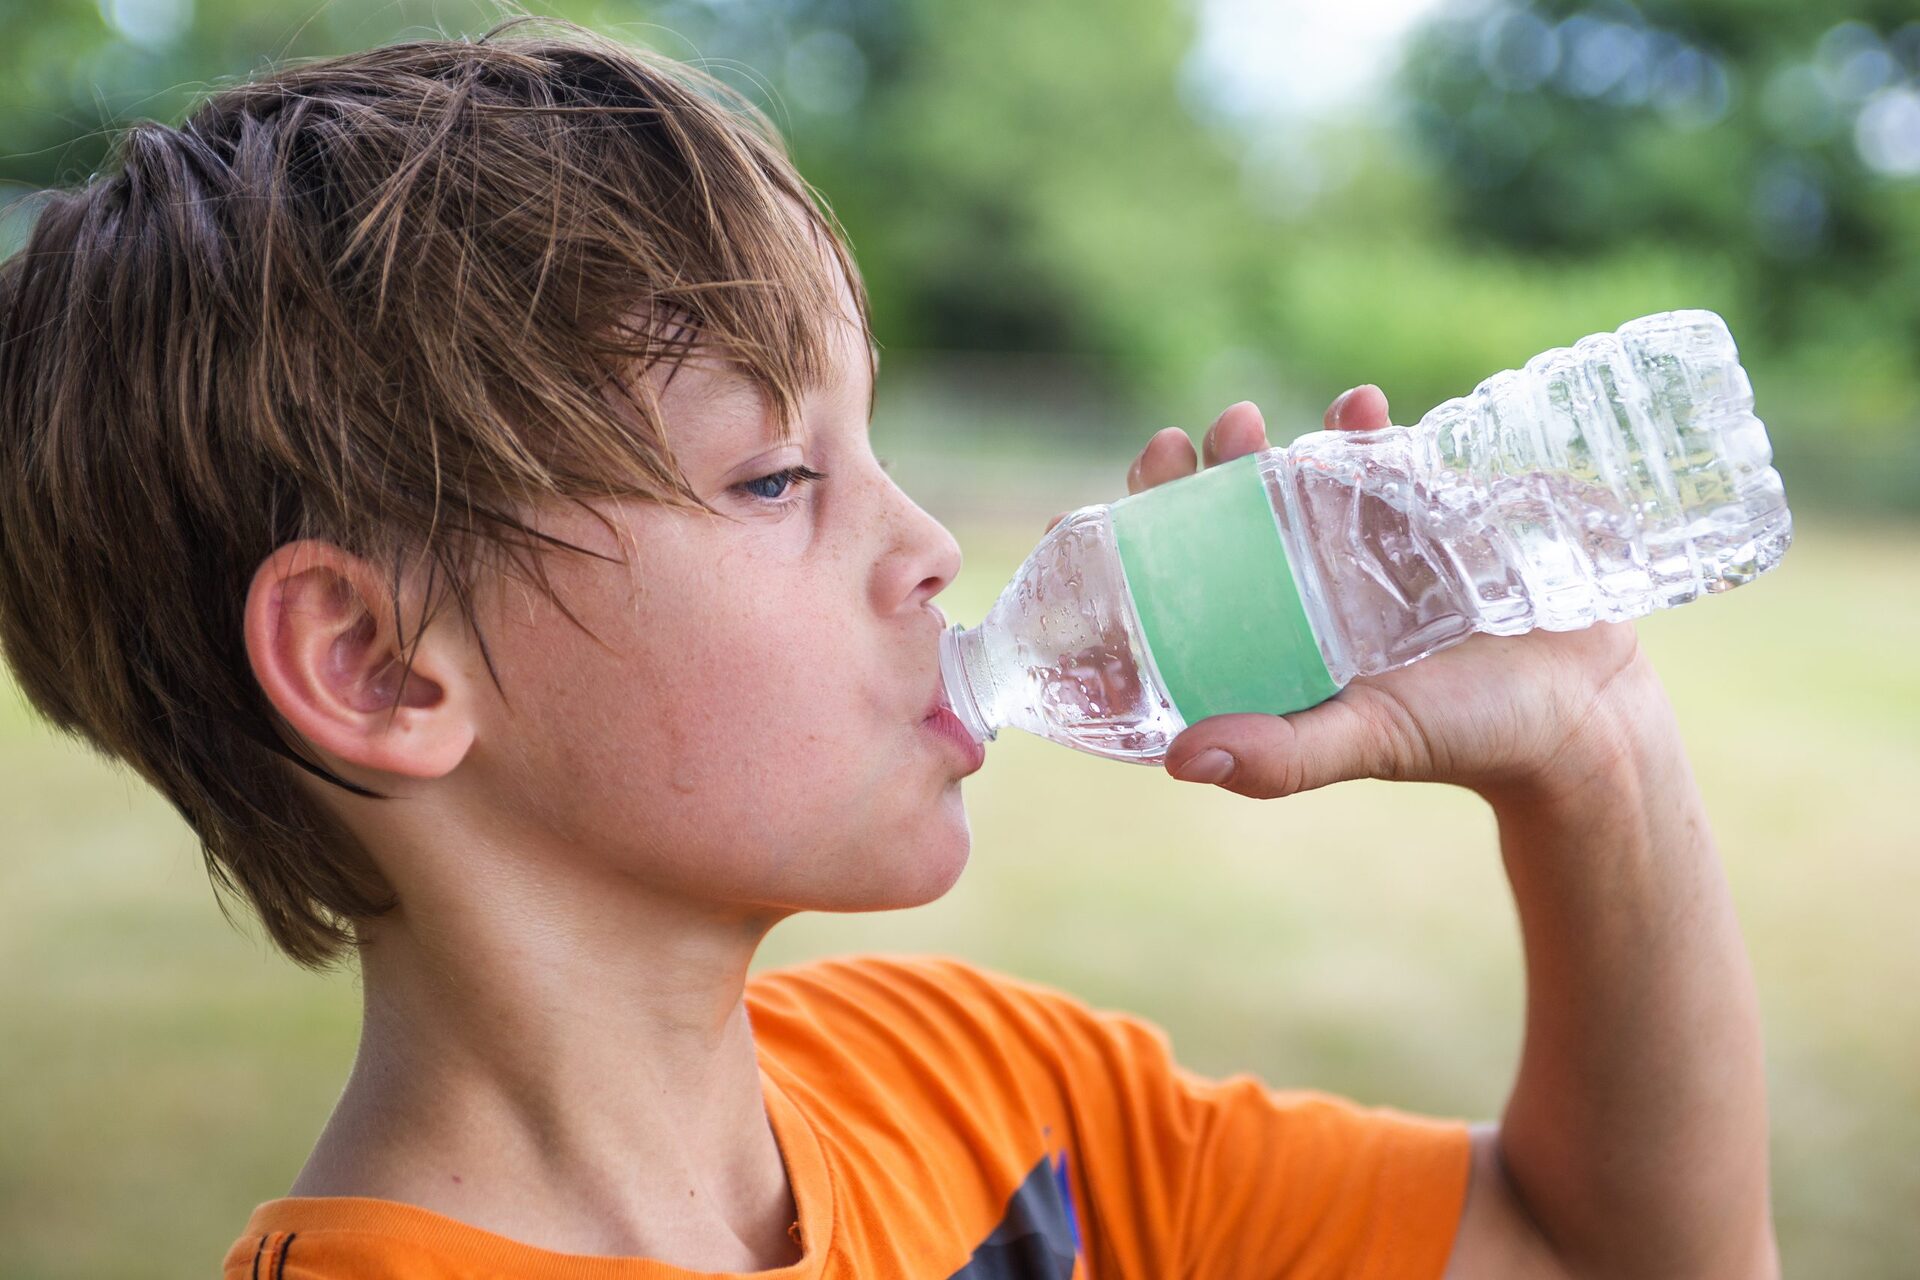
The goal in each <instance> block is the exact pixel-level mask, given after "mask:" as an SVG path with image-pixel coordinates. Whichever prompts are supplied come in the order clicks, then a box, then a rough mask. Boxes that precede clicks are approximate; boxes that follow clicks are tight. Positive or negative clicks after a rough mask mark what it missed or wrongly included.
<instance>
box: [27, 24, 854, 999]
mask: <svg viewBox="0 0 1920 1280" xmlns="http://www.w3.org/2000/svg"><path fill="white" fill-rule="evenodd" d="M44 199H45V205H44V208H43V209H42V210H41V212H40V215H39V217H38V219H37V221H36V222H35V225H34V227H33V230H32V234H31V236H30V238H29V240H28V242H27V244H26V245H25V247H24V248H23V249H22V250H21V251H20V252H19V253H18V254H16V255H15V256H13V257H12V258H11V259H9V260H8V261H7V262H6V263H5V264H4V265H3V266H0V647H3V648H4V653H5V656H6V659H7V662H8V663H9V665H10V666H11V667H12V668H13V671H14V673H15V675H16V677H17V678H18V680H19V683H20V686H21V688H22V690H23V691H24V692H25V694H26V696H27V698H28V700H29V701H30V702H31V704H32V705H33V706H34V707H35V708H36V709H37V710H38V711H39V712H40V713H41V714H42V715H44V716H46V717H47V718H48V719H50V720H51V721H52V722H53V723H54V724H56V725H58V726H59V727H60V728H62V729H64V730H66V731H68V732H70V733H72V734H74V735H76V736H78V737H80V738H82V739H83V740H85V741H86V742H88V743H90V744H91V745H92V746H93V747H94V748H96V749H97V750H99V751H101V752H103V753H104V754H106V755H108V756H109V757H113V758H117V759H120V760H124V761H125V762H127V763H128V764H129V765H131V766H132V767H133V768H134V769H135V770H136V771H138V773H139V774H140V775H141V776H142V777H143V778H145V779H146V780H147V781H148V782H150V783H152V784H153V785H154V786H155V787H157V788H158V789H159V790H160V791H161V792H162V793H163V794H164V795H165V796H166V797H167V799H168V800H169V801H170V802H171V803H172V804H173V806H174V807H175V808H176V809H178V810H179V812H180V813H181V815H182V816H183V817H184V818H185V819H186V820H187V822H188V823H189V824H190V825H191V826H192V827H193V829H194V830H195V832H196V833H197V834H198V836H199V838H200V841H201V845H202V850H203V854H204V857H205V860H206V864H207V869H208V872H209V874H210V875H211V876H212V878H213V880H214V884H215V888H216V892H215V897H216V900H217V901H219V902H220V906H221V910H222V912H223V913H225V914H227V917H228V919H229V920H230V921H231V920H232V919H233V916H232V914H231V912H229V911H228V908H227V902H226V895H228V894H234V895H238V896H241V897H243V898H244V899H245V900H246V902H247V903H249V904H250V905H251V906H252V908H253V910H254V911H256V912H257V913H258V914H259V916H260V918H261V920H262V921H263V923H264V924H265V927H266V930H267V933H268V935H269V937H270V938H271V939H272V941H273V942H274V944H275V945H277V946H278V947H279V948H280V949H281V950H282V951H283V952H285V953H286V954H287V955H288V956H289V957H290V958H291V959H293V960H294V961H295V962H296V963H297V964H300V965H303V966H306V967H309V968H314V969H324V968H328V967H331V966H332V965H334V964H335V963H337V962H338V961H339V960H340V959H341V958H342V957H343V956H344V955H346V954H348V952H349V950H350V948H351V947H352V945H353V944H354V942H355V934H354V931H353V927H352V926H353V922H354V921H355V920H357V919H367V918H371V917H374V916H377V915H379V914H381V913H383V912H384V911H386V910H389V909H390V908H391V906H392V905H393V896H392V892H391V889H390V887H389V886H388V885H387V883H386V882H385V880H384V877H382V876H381V875H380V874H379V872H378V870H377V869H376V868H375V866H374V864H373V861H372V859H371V858H369V857H368V856H367V853H366V851H365V850H364V849H361V848H358V847H356V846H355V844H354V842H353V841H352V840H351V839H350V837H349V836H348V834H347V833H346V832H345V830H344V829H342V828H341V827H340V825H339V824H338V823H337V821H335V820H333V819H332V818H331V816H330V815H329V814H327V813H325V812H321V811H320V809H319V806H317V805H315V804H313V803H311V802H309V801H308V800H307V799H306V798H305V797H304V796H303V794H302V792H301V790H300V788H299V787H297V786H296V785H295V775H294V774H293V773H292V772H291V771H290V769H288V768H287V766H286V765H284V764H283V763H282V762H281V760H279V759H276V758H275V757H281V758H284V760H287V761H292V762H293V763H294V764H296V765H298V766H299V767H300V768H302V769H304V770H306V771H307V772H309V773H312V774H315V775H316V776H319V777H322V778H324V779H326V780H327V781H328V782H330V783H332V784H334V785H337V786H341V787H345V788H347V789H348V790H351V791H353V792H355V793H356V794H361V795H372V794H373V793H371V792H368V791H366V790H364V789H363V788H360V787H358V786H356V785H354V784H353V783H351V782H348V781H346V780H345V779H342V778H338V777H335V776H334V775H333V774H332V773H331V772H329V771H327V770H326V769H324V768H323V767H322V766H321V765H319V764H318V763H317V762H315V761H312V760H309V759H307V758H306V757H305V755H304V754H303V752H304V750H305V748H304V747H303V745H302V744H301V743H300V742H299V741H298V735H297V734H295V733H293V732H292V731H291V729H290V728H288V727H287V726H286V725H285V723H284V721H282V720H281V719H280V718H279V717H278V716H277V715H276V714H275V712H274V710H273V708H272V706H271V704H270V702H269V701H268V700H267V698H266V696H265V694H264V693H263V692H262V690H261V688H260V686H259V684H258V682H257V681H256V680H255V679H254V677H253V674H252V670H251V668H250V666H249V663H248V660H247V654H246V649H245V644H244V641H243V637H242V615H243V611H244V607H245V602H246V595H247V590H248V587H249V584H250V582H251V580H252V577H253V574H254V572H255V570H256V569H257V567H258V566H259V565H260V563H261V561H262V560H263V559H264V558H265V557H266V556H267V555H268V554H269V553H271V552H272V551H273V550H274V549H275V548H276V547H279V546H281V545H284V544H285V543H287V542H290V541H293V540H296V539H301V538H321V539H325V540H328V541H330V542H333V543H334V544H336V545H338V546H340V547H342V548H344V549H346V550H348V551H350V552H352V553H354V554H356V555H360V556H363V557H365V558H367V559H368V560H369V561H370V562H371V563H373V564H376V565H379V566H381V567H382V569H383V571H385V572H388V573H390V575H391V579H390V580H391V586H392V593H393V603H394V606H395V610H396V616H397V613H398V608H399V601H400V586H401V582H402V573H403V566H404V564H405V563H406V562H409V561H415V562H418V563H424V564H426V565H427V566H428V587H427V601H426V605H425V608H424V610H423V614H422V618H421V621H420V626H419V628H418V629H416V631H415V636H414V640H415V643H416V644H417V642H418V636H419V631H420V630H424V629H425V627H426V625H427V622H428V621H429V620H430V619H431V618H432V616H433V614H434V613H435V612H436V610H437V608H438V607H439V605H440V604H442V603H444V601H445V600H446V599H447V598H448V597H449V596H451V597H452V598H453V599H455V600H456V601H457V602H458V604H459V607H460V610H461V615H462V617H463V618H464V619H465V621H466V623H467V624H468V625H469V626H472V627H474V633H475V634H476V636H477V635H478V634H479V633H478V627H477V624H476V622H475V618H474V613H473V608H472V603H471V595H472V591H473V587H474V585H475V583H476V582H477V581H479V579H478V578H477V577H476V574H477V573H478V572H479V571H480V569H481V567H482V566H483V565H488V566H490V567H492V568H495V569H499V570H501V571H505V570H507V569H508V568H509V567H512V568H517V569H519V570H520V571H521V572H522V573H523V574H524V576H525V577H526V578H527V579H528V580H529V581H532V582H534V583H535V584H537V586H538V587H539V589H540V590H541V591H542V592H543V593H545V595H546V596H547V598H548V599H554V600H556V603H558V601H557V597H556V596H555V594H554V592H553V591H552V589H551V587H550V586H549V584H548V580H547V577H546V574H545V573H544V571H543V570H542V569H541V566H540V554H541V553H542V552H544V551H546V550H547V549H548V548H547V547H543V546H542V544H543V543H547V544H554V543H555V542H556V540H554V539H551V538H546V537H544V536H543V535H541V534H540V533H538V532H537V531H536V530H534V529H532V528H530V527H529V525H528V524H527V523H526V522H524V521H523V520H522V519H521V516H520V515H519V514H518V513H520V512H524V511H527V510H529V509H530V504H532V503H534V502H537V501H540V500H543V499H549V498H563V499H579V498H585V497H592V496H615V495H625V496H636V495H637V496H641V497H644V498H647V499H650V500H657V501H661V502H665V503H668V504H671V505H674V506H678V507H688V506H697V507H706V504H705V503H704V502H702V501H701V500H700V498H699V497H698V496H697V495H696V494H695V493H694V492H693V491H692V490H691V489H690V488H689V486H688V484H687V481H686V479H685V477H684V476H683V475H682V473H681V472H680V470H679V467H678V465H677V464H676V463H675V461H674V459H673V456H672V453H671V451H670V450H669V448H668V446H667V442H666V439H665V435H664V431H663V424H662V422H661V420H660V414H659V412H658V407H657V404H656V402H655V399H654V397H653V396H652V394H651V393H650V391H649V390H648V388H647V386H646V385H645V383H643V382H642V380H640V379H638V378H636V377H633V376H632V375H633V374H634V372H635V371H636V370H637V369H643V368H645V367H648V366H649V365H652V364H655V363H660V362H665V363H666V364H668V365H669V366H671V365H675V364H678V363H680V362H682V361H684V360H686V359H688V358H690V357H691V356H692V355H693V354H694V352H693V348H694V345H695V343H696V342H697V343H698V344H699V348H700V350H701V351H717V352H721V353H724V356H725V358H727V359H729V360H730V361H731V362H733V364H734V365H735V366H736V367H737V368H738V369H739V370H741V371H742V372H743V373H744V374H745V375H746V376H747V377H748V378H749V379H750V380H751V381H752V383H753V384H754V385H755V386H756V387H758V388H759V389H760V391H761V393H762V394H763V395H764V396H765V398H766V400H767V402H768V404H769V406H770V408H771V409H772V410H773V412H774V413H775V415H776V417H777V420H778V422H779V424H780V429H781V430H782V432H783V433H790V432H791V416H792V412H793V409H794V406H795V403H796V401H797V399H798V397H799V395H800V394H801V393H802V392H803V391H804V390H805V389H806V388H808V387H810V386H813V385H816V384H817V383H818V381H819V380H820V379H821V378H822V377H823V375H824V372H825V368H826V360H827V355H826V353H827V350H828V336H827V326H828V325H829V323H831V319H830V318H831V317H833V316H835V315H837V314H839V304H838V303H837V301H836V298H835V289H836V286H835V283H834V282H833V280H832V277H831V274H830V273H828V272H825V271H823V270H822V257H821V253H822V247H823V246H826V247H830V249H831V257H830V259H829V260H831V261H834V262H837V263H838V264H839V268H840V270H841V271H842V272H843V273H844V275H845V278H846V280H847V283H848V284H849V286H850V287H851V288H852V290H853V293H854V297H855V300H856V303H857V306H858V310H859V313H860V314H859V319H860V322H861V324H862V325H863V327H864V326H865V324H866V296H865V292H864V290H863V289H862V287H861V284H860V280H859V276H858V274H857V273H856V271H855V269H854V267H853V264H852V261H851V259H850V256H849V254H848V252H847V250H846V247H845V244H844V240H843V237H842V234H841V232H840V229H839V226H838V223H837V222H836V221H835V220H834V219H833V217H832V215H831V213H829V212H825V211H824V209H823V207H822V206H821V205H820V204H818V203H816V200H817V195H816V193H814V192H813V190H812V189H811V188H810V187H809V186H807V184H806V183H805V182H804V181H803V180H802V179H801V178H800V177H799V176H798V174H796V173H795V172H794V170H793V168H792V166H791V164H790V162H789V160H788V158H787V156H786V154H785V152H784V150H783V148H782V147H781V145H780V142H779V140H778V137H777V135H776V134H775V132H774V130H773V128H772V127H771V126H770V125H769V124H768V123H767V121H766V119H765V117H764V116H762V115H761V114H760V113H759V112H758V111H756V110H754V109H753V108H752V107H751V106H750V105H749V104H747V103H746V102H745V101H744V100H742V99H741V98H739V96H738V95H736V94H732V93H730V92H729V91H728V90H726V89H725V88H724V87H723V86H721V85H719V84H718V83H716V82H715V81H713V80H712V79H710V78H708V77H706V76H704V75H701V74H700V73H698V72H696V71H694V70H693V69H691V68H688V67H686V66H684V65H682V64H679V63H675V62H672V61H671V60H669V59H665V58H662V57H658V56H656V55H652V54H649V53H646V52H643V51H640V50H636V49H632V48H629V47H626V46H624V45H621V44H618V43H615V42H613V41H611V40H609V39H606V38H605V37H601V36H597V35H595V34H593V33H591V32H588V31H585V30H583V29H581V28H579V27H575V26H573V25H571V24H567V23H558V22H536V21H535V20H533V19H530V18H528V17H526V16H524V15H523V16H520V17H516V18H514V19H512V20H510V21H507V22H505V23H502V24H500V25H498V26H496V27H494V28H493V29H492V30H490V31H488V32H487V33H486V34H485V35H483V36H481V37H479V38H478V39H477V40H473V41H468V40H464V39H461V40H453V39H437V40H423V41H413V42H408V43H402V44H394V45H389V46H386V47H383V48H377V49H372V50H368V51H365V52H361V53H355V54H351V55H347V56H343V57H335V58H327V59H321V60H313V61H305V62H300V63H292V64H287V65H284V66H281V67H279V68H275V69H273V70H271V71H270V72H269V73H267V74H265V75H264V76H261V77H258V78H255V79H253V80H251V81H249V82H246V83H240V84H235V85H232V86H229V87H226V88H223V89H222V90H220V91H219V92H217V93H214V94H213V95H211V96H210V97H207V98H206V99H205V100H204V101H202V102H200V103H199V104H197V106H196V107H195V108H194V109H193V110H192V112H191V113H190V115H189V116H188V118H187V119H186V121H185V123H183V124H182V125H181V126H180V127H179V128H177V129H175V128H170V127H168V126H166V125H162V124H158V123H155V122H152V121H141V122H139V123H136V124H134V125H132V126H130V127H129V128H128V129H127V130H126V131H125V132H124V133H122V134H121V135H120V136H119V137H118V138H117V139H116V145H115V150H114V156H113V159H112V161H111V162H110V163H109V165H108V166H107V171H106V172H104V173H103V174H100V175H96V176H95V177H94V178H93V179H92V180H90V181H89V182H88V183H87V184H86V185H85V186H83V187H80V188H79V189H76V190H69V191H59V192H53V193H47V194H46V195H45V196H44ZM707 509H709V510H711V508H707ZM557 545H558V546H560V547H564V548H567V549H570V550H574V551H584V549H583V548H579V547H575V546H572V545H571V544H566V543H557ZM586 554H593V553H591V552H586ZM436 587H437V588H438V590H437V591H436V590H435V588H436ZM560 608H561V609H562V611H563V612H564V611H565V605H564V604H561V605H560ZM567 616H568V617H569V618H572V617H573V615H572V614H571V613H568V614H567ZM576 624H577V620H576ZM402 638H403V641H404V623H403V625H402ZM480 647H481V652H482V654H483V655H484V654H485V653H486V645H485V640H484V637H481V638H480ZM412 656H413V653H412V649H411V648H408V649H407V651H406V657H407V661H408V663H409V664H410V663H411V661H412ZM487 665H488V669H489V671H490V672H491V671H492V670H493V664H492V660H491V658H490V657H489V658H488V660H487ZM494 679H495V682H496V684H497V683H498V674H497V673H494ZM400 683H401V684H402V685H404V683H405V681H404V678H403V679H402V681H401V682H400ZM503 692H504V691H503ZM222 890H224V891H225V892H224V893H223V892H222Z"/></svg>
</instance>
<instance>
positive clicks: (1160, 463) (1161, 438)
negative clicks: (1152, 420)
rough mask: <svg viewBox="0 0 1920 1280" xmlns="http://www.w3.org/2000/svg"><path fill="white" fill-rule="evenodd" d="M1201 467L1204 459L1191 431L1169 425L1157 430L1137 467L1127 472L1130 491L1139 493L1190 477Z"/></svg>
mask: <svg viewBox="0 0 1920 1280" xmlns="http://www.w3.org/2000/svg"><path fill="white" fill-rule="evenodd" d="M1199 469H1200V459H1199V456H1198V455H1196V454H1195V453H1194V451H1193V441H1191V440H1189V439H1187V433H1186V432H1184V431H1182V430H1181V429H1180V428H1178V427H1167V428H1166V429H1164V430H1162V431H1156V432H1155V433H1154V436H1153V439H1151V440H1149V441H1147V447H1146V448H1144V449H1142V450H1141V451H1140V456H1139V457H1138V458H1135V459H1134V461H1133V469H1132V470H1130V471H1128V472H1127V492H1128V493H1139V492H1141V491H1142V490H1144V489H1151V488H1153V486H1155V485H1157V484H1165V483H1166V482H1167V481H1169V480H1178V479H1179V478H1180V477H1181V476H1190V475H1192V474H1193V473H1194V472H1195V471H1197V470H1199Z"/></svg>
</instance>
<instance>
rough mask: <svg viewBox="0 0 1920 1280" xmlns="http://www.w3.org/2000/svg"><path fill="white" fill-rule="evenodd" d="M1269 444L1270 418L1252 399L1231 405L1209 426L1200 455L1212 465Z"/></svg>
mask: <svg viewBox="0 0 1920 1280" xmlns="http://www.w3.org/2000/svg"><path fill="white" fill-rule="evenodd" d="M1266 447H1267V420H1266V419H1265V418H1263V417H1261V416H1260V409H1259V406H1257V405H1255V404H1254V403H1253V401H1251V400H1242V401H1241V402H1240V403H1239V404H1236V405H1230V406H1228V407H1227V410H1226V411H1225V412H1224V413H1222V414H1221V415H1220V416H1219V417H1217V418H1215V419H1214V420H1213V425H1212V426H1211V427H1208V428H1207V434H1206V438H1205V439H1203V440H1202V441H1201V442H1200V456H1201V457H1202V458H1203V459H1205V460H1206V465H1208V466H1209V467H1212V466H1218V465H1219V464H1220V463H1222V462H1231V461H1232V460H1233V459H1235V458H1238V457H1241V456H1242V455H1244V454H1249V453H1258V452H1259V451H1260V450H1262V449H1264V448H1266Z"/></svg>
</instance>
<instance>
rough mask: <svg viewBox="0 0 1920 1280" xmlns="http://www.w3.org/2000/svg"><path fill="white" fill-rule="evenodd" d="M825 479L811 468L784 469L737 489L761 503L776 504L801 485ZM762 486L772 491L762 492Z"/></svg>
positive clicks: (749, 481) (750, 481) (747, 482)
mask: <svg viewBox="0 0 1920 1280" xmlns="http://www.w3.org/2000/svg"><path fill="white" fill-rule="evenodd" d="M826 478H827V477H826V475H825V473H823V472H819V471H815V470H814V469H813V468H812V467H786V468H783V469H781V470H779V471H775V472H773V473H771V474H769V475H764V476H761V477H760V478H759V479H757V480H748V481H746V482H745V483H743V484H741V485H740V486H739V487H740V488H741V489H744V490H745V491H746V492H747V493H749V494H751V495H752V496H754V497H756V498H759V499H760V500H761V501H762V502H769V503H775V504H778V503H779V501H780V500H781V499H782V498H784V497H785V496H786V495H788V494H790V493H792V492H793V491H794V490H796V489H798V488H799V487H800V486H801V485H804V484H810V483H812V482H814V481H817V480H825V479H826ZM763 486H765V487H767V488H770V489H772V490H774V491H773V492H762V487H763Z"/></svg>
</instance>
